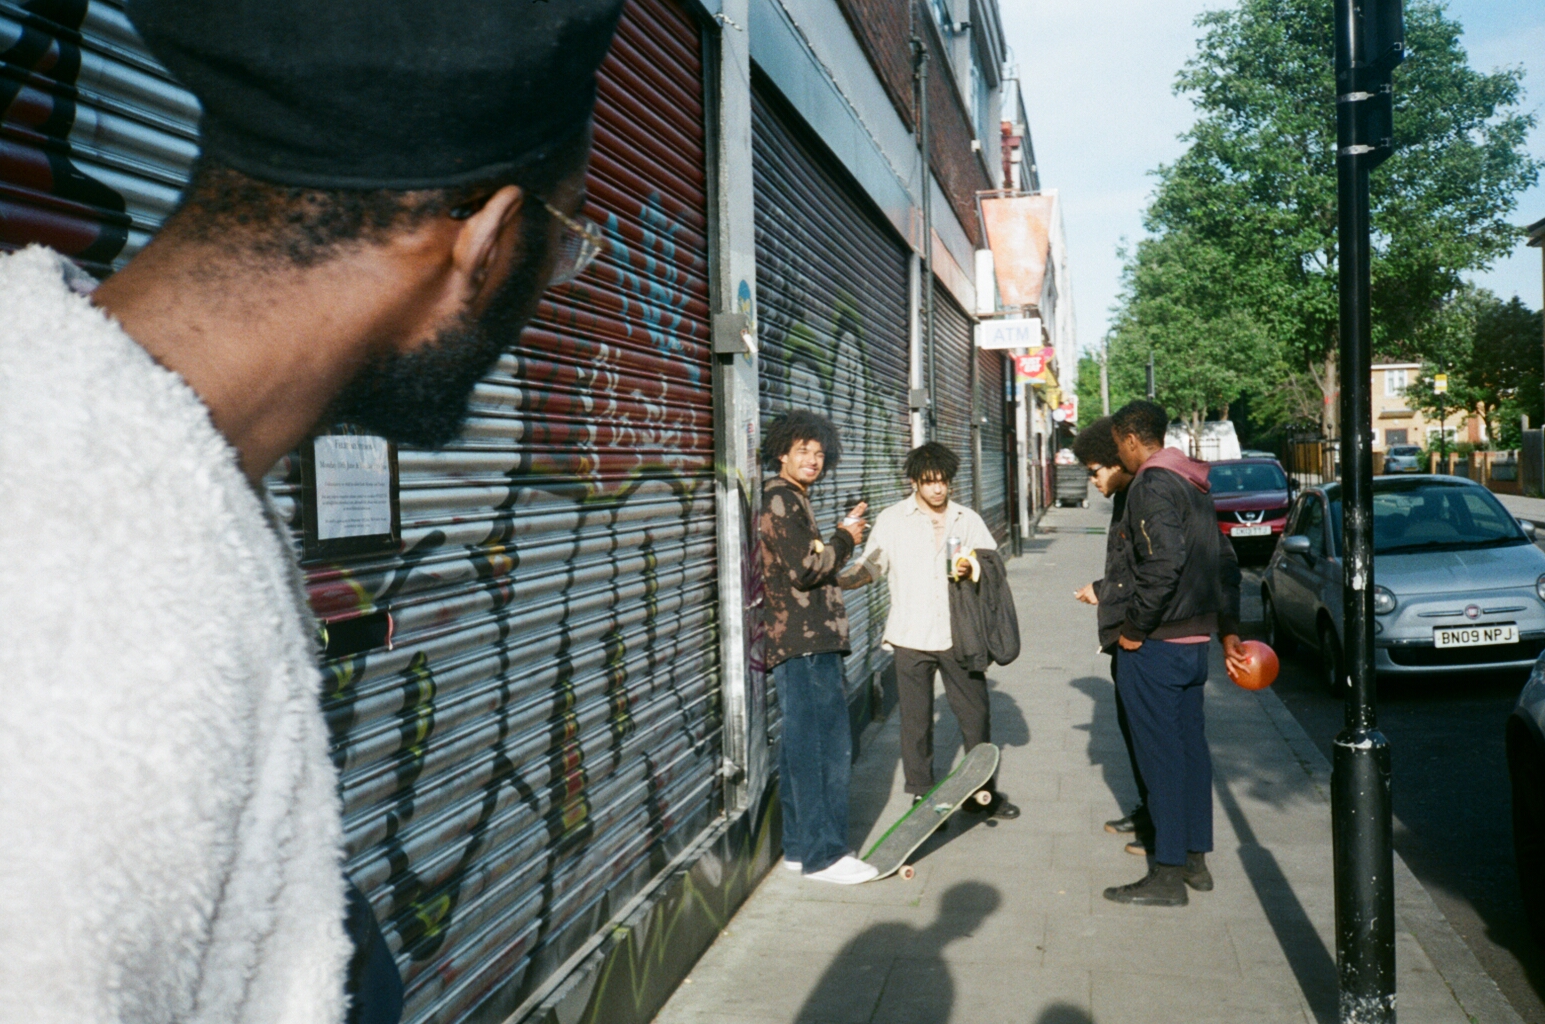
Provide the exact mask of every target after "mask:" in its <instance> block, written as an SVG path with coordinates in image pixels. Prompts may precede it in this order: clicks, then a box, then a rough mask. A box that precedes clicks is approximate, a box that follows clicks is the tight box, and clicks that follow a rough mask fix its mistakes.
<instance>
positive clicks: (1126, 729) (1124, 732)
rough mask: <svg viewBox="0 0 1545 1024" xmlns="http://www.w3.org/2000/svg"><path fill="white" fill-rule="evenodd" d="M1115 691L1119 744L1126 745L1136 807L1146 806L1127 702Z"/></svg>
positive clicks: (1113, 678) (1113, 666)
mask: <svg viewBox="0 0 1545 1024" xmlns="http://www.w3.org/2000/svg"><path fill="white" fill-rule="evenodd" d="M1110 681H1111V682H1112V683H1114V682H1115V681H1116V656H1115V655H1114V654H1112V655H1111V656H1110ZM1115 690H1116V725H1117V726H1119V727H1120V729H1121V742H1123V743H1125V744H1126V745H1127V760H1128V761H1129V762H1131V764H1132V781H1134V782H1136V783H1137V806H1138V807H1147V806H1148V784H1147V783H1145V782H1144V781H1143V770H1142V769H1141V768H1139V767H1138V766H1137V752H1136V751H1134V750H1133V749H1132V723H1131V722H1129V721H1127V702H1126V701H1124V700H1122V699H1121V687H1119V686H1117V687H1116V688H1115Z"/></svg>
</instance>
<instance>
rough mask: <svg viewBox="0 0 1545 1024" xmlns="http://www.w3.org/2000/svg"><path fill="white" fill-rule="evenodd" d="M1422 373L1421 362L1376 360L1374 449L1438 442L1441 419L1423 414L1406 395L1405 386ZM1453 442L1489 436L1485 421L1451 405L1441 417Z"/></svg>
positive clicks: (1374, 367) (1449, 438)
mask: <svg viewBox="0 0 1545 1024" xmlns="http://www.w3.org/2000/svg"><path fill="white" fill-rule="evenodd" d="M1421 373H1422V364H1421V363H1402V362H1382V363H1374V364H1373V450H1374V451H1376V452H1383V451H1388V450H1389V449H1390V448H1391V447H1393V446H1395V445H1401V444H1415V445H1421V446H1422V447H1423V448H1428V447H1432V446H1434V445H1435V444H1436V437H1437V433H1438V426H1439V421H1438V418H1437V417H1436V416H1429V415H1427V414H1424V413H1423V412H1422V411H1421V410H1420V409H1417V408H1416V407H1415V405H1414V403H1412V402H1411V401H1410V400H1409V399H1408V398H1407V397H1406V388H1407V387H1409V386H1410V385H1412V384H1414V383H1416V381H1417V379H1418V377H1419V376H1420V375H1421ZM1442 426H1443V429H1444V431H1445V433H1446V434H1447V436H1448V441H1449V443H1450V444H1454V443H1456V442H1458V441H1469V442H1471V443H1475V442H1478V441H1482V440H1485V439H1486V424H1485V421H1484V420H1483V419H1482V418H1481V417H1479V416H1471V415H1470V414H1469V413H1468V412H1467V411H1466V410H1464V409H1462V408H1457V407H1454V408H1450V409H1448V410H1447V415H1445V416H1444V417H1443V419H1442Z"/></svg>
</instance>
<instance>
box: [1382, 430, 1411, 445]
mask: <svg viewBox="0 0 1545 1024" xmlns="http://www.w3.org/2000/svg"><path fill="white" fill-rule="evenodd" d="M1409 436H1410V435H1409V433H1408V432H1407V431H1404V430H1386V431H1385V432H1384V446H1385V447H1386V448H1393V447H1394V446H1395V445H1397V444H1408V443H1409V442H1408V441H1407V440H1406V439H1407V438H1408V437H1409Z"/></svg>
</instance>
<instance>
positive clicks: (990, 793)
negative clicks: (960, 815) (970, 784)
mask: <svg viewBox="0 0 1545 1024" xmlns="http://www.w3.org/2000/svg"><path fill="white" fill-rule="evenodd" d="M983 793H986V794H987V802H986V803H983V802H982V800H981V796H982V794H983ZM1005 808H1006V809H1005ZM960 809H961V810H963V811H965V812H966V813H967V814H981V815H985V816H986V817H989V818H1003V819H1004V820H1012V819H1014V818H1017V817H1019V808H1018V807H1015V806H1014V805H1013V804H1011V803H1009V802H1008V801H1007V800H1005V799H1004V798H1003V794H1002V793H999V792H998V791H997V790H995V789H979V790H977V791H976V792H975V793H972V794H971V798H970V799H969V800H967V801H966V802H965V803H964V804H962V805H961V808H960Z"/></svg>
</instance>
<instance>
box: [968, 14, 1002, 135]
mask: <svg viewBox="0 0 1545 1024" xmlns="http://www.w3.org/2000/svg"><path fill="white" fill-rule="evenodd" d="M982 67H983V64H982V54H981V51H980V50H978V49H977V48H976V40H975V39H972V40H971V122H972V127H973V128H975V129H976V137H977V138H978V139H980V140H981V142H982V145H983V146H985V145H986V144H987V140H988V139H989V138H991V137H992V127H993V124H994V123H996V120H997V119H996V118H994V117H993V116H992V109H991V107H992V90H991V89H989V88H988V87H987V74H986V72H984V71H983V70H982Z"/></svg>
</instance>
